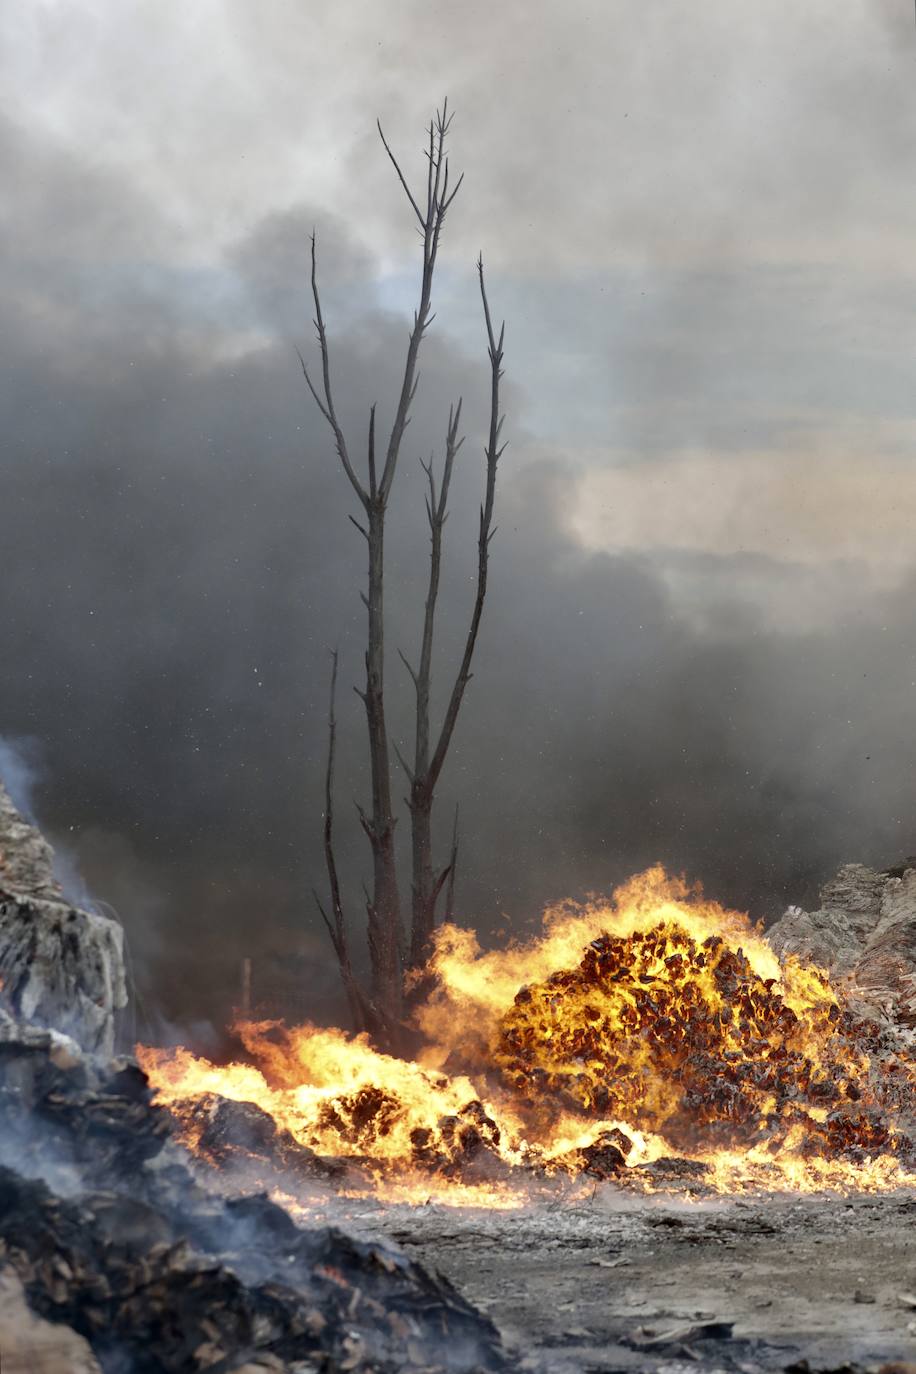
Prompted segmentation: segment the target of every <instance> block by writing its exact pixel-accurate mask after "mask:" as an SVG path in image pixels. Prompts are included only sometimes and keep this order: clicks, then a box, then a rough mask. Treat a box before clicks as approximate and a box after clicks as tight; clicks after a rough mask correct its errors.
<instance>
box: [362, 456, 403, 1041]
mask: <svg viewBox="0 0 916 1374" xmlns="http://www.w3.org/2000/svg"><path fill="white" fill-rule="evenodd" d="M373 485H374V481H373ZM368 543H369V595H368V597H367V598H366V606H367V610H368V613H369V626H368V631H369V640H368V648H367V650H366V690H365V692H364V693H363V694H362V696H363V701H364V703H365V707H366V721H367V724H368V729H369V762H370V771H371V776H372V816H371V819H370V818H369V817H367V816H366V814H365V812H364V811H363V810H362V808H360V820H361V821H362V824H363V828H364V830H365V831H366V834H367V836H368V837H369V843H370V844H371V846H372V861H373V885H372V898H371V900H370V901H369V903H368V911H367V915H368V938H369V961H370V966H371V969H372V997H373V1001H374V1002H375V1004H376V1005H377V1007H378V1008H379V1010H380V1011H381V1012H382V1013H383V1014H384V1016H385V1017H386V1018H387V1019H388V1020H389V1021H390V1022H391V1024H392V1025H394V1024H396V1023H397V1022H398V1021H399V1020H400V1018H401V997H402V988H403V973H402V968H401V939H402V932H401V902H400V895H399V893H398V875H397V869H396V866H395V851H394V827H395V818H394V815H393V814H392V810H391V768H390V763H389V758H388V729H387V725H386V721H385V693H384V682H385V632H384V580H383V572H384V558H385V505H384V503H383V501H381V500H380V499H379V497H378V496H377V495H376V496H374V497H371V498H370V505H369V512H368Z"/></svg>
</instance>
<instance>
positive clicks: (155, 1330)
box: [0, 1031, 503, 1374]
mask: <svg viewBox="0 0 916 1374" xmlns="http://www.w3.org/2000/svg"><path fill="white" fill-rule="evenodd" d="M57 1057H58V1058H59V1056H57ZM54 1059H55V1041H54V1039H53V1037H51V1036H50V1035H45V1036H44V1037H42V1034H41V1033H40V1032H37V1031H31V1032H28V1033H27V1034H26V1035H25V1036H16V1037H13V1038H8V1039H6V1040H5V1041H4V1042H2V1043H0V1141H2V1151H0V1261H2V1265H3V1267H4V1269H5V1270H6V1271H7V1273H10V1272H12V1274H14V1275H15V1276H16V1277H17V1279H18V1280H19V1282H20V1283H21V1285H22V1288H23V1291H24V1293H25V1296H26V1298H27V1301H28V1303H29V1306H30V1308H31V1310H32V1311H33V1312H34V1313H37V1314H38V1315H39V1316H41V1317H44V1318H46V1319H49V1320H50V1321H52V1322H55V1323H62V1324H64V1325H65V1326H66V1327H68V1328H71V1329H72V1330H74V1331H76V1332H77V1333H79V1334H80V1335H82V1336H83V1337H85V1338H86V1340H88V1342H89V1344H90V1345H91V1347H92V1350H93V1352H94V1355H95V1357H96V1359H97V1361H98V1363H99V1365H100V1367H101V1369H102V1370H103V1371H107V1370H118V1371H121V1370H123V1369H129V1370H130V1371H131V1374H195V1372H196V1371H203V1370H205V1369H207V1370H211V1371H213V1370H219V1371H225V1374H229V1371H230V1370H241V1369H243V1368H244V1369H245V1370H250V1371H254V1370H255V1369H258V1370H263V1371H264V1374H267V1371H269V1370H274V1371H286V1370H289V1371H295V1374H307V1372H308V1371H317V1370H319V1369H320V1370H322V1371H324V1372H325V1374H332V1371H336V1370H348V1371H353V1374H358V1371H360V1370H363V1369H366V1370H368V1369H372V1370H373V1371H385V1370H392V1371H393V1370H395V1369H397V1370H403V1369H406V1370H409V1369H414V1368H416V1369H418V1370H419V1369H422V1370H424V1371H429V1370H432V1369H435V1370H441V1371H445V1370H454V1371H464V1370H483V1369H489V1370H493V1369H498V1368H501V1367H502V1364H503V1358H502V1354H501V1348H500V1344H499V1339H498V1336H497V1334H496V1331H495V1329H494V1328H493V1327H492V1325H491V1324H490V1322H489V1321H488V1320H487V1319H486V1318H484V1317H481V1316H480V1315H479V1314H478V1313H477V1312H476V1311H475V1310H474V1309H473V1308H472V1307H470V1306H469V1305H468V1304H467V1303H465V1302H464V1301H463V1299H462V1298H461V1297H460V1296H459V1295H458V1294H457V1293H456V1292H455V1290H454V1289H453V1288H452V1287H451V1286H450V1285H449V1284H448V1282H447V1281H445V1280H444V1279H440V1278H437V1277H434V1276H431V1275H430V1274H428V1273H427V1272H426V1271H425V1270H424V1269H422V1268H421V1267H420V1266H418V1265H416V1264H414V1263H412V1262H411V1261H409V1260H407V1259H406V1258H405V1257H404V1256H403V1255H402V1254H401V1253H400V1252H399V1251H397V1250H395V1249H393V1248H392V1247H389V1246H387V1245H384V1244H367V1243H364V1242H361V1241H358V1240H355V1239H353V1238H352V1237H349V1236H346V1235H344V1234H342V1233H341V1232H339V1231H337V1230H334V1229H329V1228H320V1229H311V1230H302V1229H301V1228H300V1227H298V1226H297V1225H296V1224H295V1223H294V1222H293V1221H292V1220H291V1218H290V1216H289V1215H288V1213H287V1212H285V1211H284V1210H283V1209H282V1208H280V1207H279V1206H277V1205H276V1204H274V1203H273V1202H271V1201H269V1200H268V1199H267V1198H266V1196H264V1195H263V1194H261V1195H255V1196H247V1197H236V1198H233V1199H229V1200H223V1199H221V1198H219V1197H217V1196H216V1195H214V1194H213V1193H210V1192H208V1191H207V1190H206V1189H204V1188H202V1187H201V1186H200V1185H199V1183H198V1182H196V1181H195V1180H194V1178H193V1177H192V1174H191V1172H190V1171H189V1169H188V1168H187V1161H186V1156H185V1155H184V1152H183V1151H181V1150H180V1149H178V1148H177V1147H176V1146H175V1145H174V1143H172V1142H171V1141H170V1138H169V1137H170V1122H169V1118H168V1115H167V1114H166V1113H165V1112H163V1111H162V1110H160V1109H158V1108H157V1107H155V1106H154V1105H153V1104H152V1103H151V1100H150V1099H151V1093H150V1091H149V1089H148V1086H147V1084H146V1079H145V1077H144V1075H143V1074H142V1072H141V1071H140V1070H139V1069H138V1068H137V1067H136V1065H133V1064H131V1063H130V1062H128V1061H123V1062H120V1063H118V1062H115V1063H114V1064H112V1065H109V1066H107V1067H106V1068H104V1069H100V1068H97V1067H94V1066H93V1065H92V1064H91V1063H89V1061H86V1060H83V1059H80V1060H78V1061H74V1060H70V1061H69V1062H65V1063H64V1062H61V1063H55V1062H54Z"/></svg>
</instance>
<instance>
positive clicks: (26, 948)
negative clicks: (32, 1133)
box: [0, 782, 127, 1056]
mask: <svg viewBox="0 0 916 1374" xmlns="http://www.w3.org/2000/svg"><path fill="white" fill-rule="evenodd" d="M0 998H2V1001H0V1005H2V1006H4V1007H5V1009H6V1010H7V1011H8V1012H10V1013H12V1015H13V1016H14V1017H15V1018H16V1020H17V1021H20V1022H25V1023H30V1024H34V1025H37V1026H42V1027H54V1028H55V1029H56V1030H58V1031H60V1032H62V1033H63V1034H65V1035H68V1036H70V1037H71V1038H72V1039H73V1040H75V1041H76V1043H77V1044H78V1045H80V1046H81V1047H82V1048H83V1049H85V1050H88V1051H89V1052H90V1053H93V1054H100V1055H103V1056H107V1055H111V1053H112V1051H113V1048H114V1018H115V1012H116V1011H118V1010H119V1009H120V1008H121V1007H123V1006H125V1005H126V1003H127V989H126V983H125V977H124V932H123V930H122V929H121V926H120V925H119V924H118V923H117V921H112V920H109V919H108V918H107V917H105V916H100V915H98V914H97V913H94V912H89V911H82V910H80V909H79V908H78V907H76V906H74V905H73V904H72V903H70V902H68V901H66V900H65V897H64V894H63V892H62V891H61V888H60V885H59V883H58V882H57V879H56V877H55V874H54V854H53V851H52V849H51V846H50V845H49V844H48V842H47V840H46V839H45V838H44V836H43V835H42V834H41V832H40V831H39V830H37V829H36V828H35V827H34V826H33V825H30V824H29V822H28V821H27V820H26V819H25V818H24V817H23V816H22V815H20V813H19V812H18V811H17V810H16V808H15V806H14V805H13V803H12V801H11V800H10V797H9V795H8V793H7V792H6V790H5V789H4V787H3V784H2V782H0Z"/></svg>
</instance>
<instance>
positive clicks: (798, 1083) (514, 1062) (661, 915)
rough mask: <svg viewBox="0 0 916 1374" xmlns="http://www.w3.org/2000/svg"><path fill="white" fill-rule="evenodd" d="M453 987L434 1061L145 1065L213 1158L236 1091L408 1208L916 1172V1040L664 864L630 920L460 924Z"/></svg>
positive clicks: (645, 886)
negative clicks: (575, 1183) (429, 1198)
mask: <svg viewBox="0 0 916 1374" xmlns="http://www.w3.org/2000/svg"><path fill="white" fill-rule="evenodd" d="M430 973H431V975H432V977H433V980H434V986H433V989H432V992H431V993H430V994H429V996H428V997H427V1000H426V1002H425V1004H424V1005H423V1006H422V1008H421V1009H420V1011H419V1013H418V1016H417V1021H418V1025H419V1027H420V1028H421V1029H422V1031H423V1032H424V1034H425V1036H426V1040H427V1048H426V1050H425V1051H424V1052H423V1054H422V1056H421V1059H422V1062H421V1063H412V1062H407V1061H405V1060H401V1059H397V1058H394V1057H392V1056H389V1055H384V1054H380V1053H379V1052H377V1051H376V1050H374V1049H373V1048H372V1046H371V1045H370V1044H369V1043H368V1040H367V1039H366V1038H365V1037H355V1038H351V1037H348V1036H346V1035H345V1034H343V1033H342V1032H339V1031H334V1030H321V1029H317V1028H315V1027H310V1026H301V1027H298V1028H295V1029H288V1028H285V1027H283V1026H279V1025H276V1024H273V1023H244V1024H242V1025H240V1026H239V1027H238V1030H239V1034H240V1035H241V1037H242V1039H243V1042H244V1044H245V1047H246V1049H247V1051H248V1053H249V1055H250V1057H251V1060H252V1062H251V1063H249V1064H234V1065H229V1066H225V1067H221V1066H218V1065H216V1064H212V1063H209V1062H208V1061H206V1060H201V1059H196V1058H195V1057H194V1056H192V1055H191V1054H190V1053H188V1052H187V1051H185V1050H178V1051H158V1050H153V1049H149V1048H141V1049H140V1050H139V1051H138V1053H139V1056H140V1059H141V1062H142V1064H143V1066H144V1067H145V1069H146V1070H147V1072H148V1073H149V1075H150V1078H151V1081H152V1083H153V1084H154V1086H155V1088H156V1090H157V1094H158V1100H159V1101H160V1102H161V1103H163V1104H165V1105H167V1106H168V1107H169V1109H170V1110H171V1112H172V1113H173V1114H174V1116H175V1117H176V1118H177V1120H178V1121H179V1123H180V1124H181V1127H182V1130H183V1132H184V1138H185V1140H186V1141H187V1143H188V1144H189V1145H190V1146H191V1148H192V1149H197V1150H198V1152H199V1153H204V1154H205V1153H206V1150H205V1149H202V1148H201V1139H200V1136H201V1124H200V1123H201V1116H200V1110H201V1109H200V1101H201V1098H202V1096H204V1095H212V1094H216V1095H217V1096H218V1097H219V1098H227V1099H231V1100H233V1101H235V1102H239V1103H241V1102H249V1103H254V1104H256V1105H257V1106H258V1107H259V1108H261V1110H262V1111H263V1112H266V1113H267V1114H268V1115H269V1117H270V1118H272V1120H273V1122H274V1123H275V1125H276V1127H277V1128H278V1130H279V1131H280V1132H282V1133H283V1136H284V1139H285V1140H286V1141H287V1147H286V1148H287V1150H288V1146H289V1144H290V1143H292V1142H298V1144H299V1145H300V1146H301V1147H305V1148H306V1149H307V1150H309V1151H314V1152H315V1153H316V1154H317V1155H318V1156H324V1157H334V1158H335V1159H337V1160H346V1161H350V1163H351V1165H352V1166H354V1169H355V1172H351V1175H350V1182H351V1183H352V1186H353V1187H354V1188H356V1189H357V1190H358V1189H360V1188H363V1187H367V1186H371V1187H372V1188H374V1189H378V1190H379V1191H382V1192H383V1193H385V1194H387V1195H389V1196H409V1195H410V1190H411V1189H412V1188H413V1189H416V1188H421V1189H422V1190H423V1191H424V1192H426V1193H427V1194H428V1193H429V1192H431V1191H432V1192H435V1193H436V1194H437V1195H438V1196H439V1197H440V1198H441V1199H442V1200H444V1201H450V1202H454V1203H456V1204H461V1203H465V1202H466V1203H480V1202H489V1203H491V1204H497V1205H502V1206H506V1205H513V1204H521V1203H522V1202H523V1201H524V1200H525V1199H526V1198H527V1197H528V1196H529V1195H530V1191H531V1188H532V1185H541V1184H544V1185H546V1183H547V1181H548V1180H549V1179H551V1178H556V1177H558V1176H563V1177H570V1176H572V1177H573V1178H575V1177H582V1176H587V1177H591V1178H595V1177H598V1178H611V1177H613V1178H616V1179H622V1180H626V1181H629V1182H630V1183H632V1184H634V1185H636V1184H638V1186H641V1187H650V1188H654V1187H661V1186H664V1180H665V1179H666V1177H669V1176H676V1177H678V1178H681V1179H683V1178H684V1177H687V1178H693V1179H696V1178H698V1177H700V1178H702V1179H703V1180H704V1185H703V1186H713V1187H719V1188H728V1189H735V1188H743V1187H749V1186H750V1187H753V1186H757V1185H764V1186H769V1187H772V1186H777V1187H780V1186H781V1187H786V1186H788V1187H791V1188H802V1189H816V1188H820V1187H825V1186H828V1187H847V1186H848V1187H860V1188H861V1187H866V1188H867V1187H886V1186H894V1185H896V1184H899V1183H901V1182H903V1181H907V1180H908V1179H909V1178H910V1177H911V1176H910V1174H909V1172H908V1171H909V1170H910V1168H912V1167H913V1166H914V1165H916V1149H914V1145H913V1143H912V1140H913V1134H914V1132H913V1127H912V1124H911V1118H912V1116H913V1109H914V1105H916V1074H914V1062H913V1060H912V1059H911V1057H910V1056H909V1054H908V1053H907V1052H906V1050H905V1048H904V1047H903V1046H902V1045H901V1044H899V1043H898V1042H897V1040H895V1039H894V1037H893V1036H892V1035H891V1034H890V1033H889V1032H888V1031H882V1030H881V1029H880V1028H879V1027H878V1026H877V1025H876V1024H875V1023H874V1022H868V1021H864V1020H861V1019H858V1018H857V1017H856V1016H855V1015H854V1014H853V1012H852V1010H851V1009H850V1007H849V1005H847V1002H846V998H845V993H844V991H843V989H842V988H839V987H834V986H832V985H831V983H830V980H829V979H828V977H827V975H826V974H825V973H824V972H823V971H822V970H820V969H818V968H816V967H815V966H813V965H804V964H802V963H801V962H800V961H799V960H797V959H795V958H793V957H791V956H788V957H786V958H784V959H783V960H782V961H780V960H779V959H777V957H776V955H775V954H774V952H773V951H772V949H770V947H769V945H768V944H767V942H766V940H765V938H764V936H763V935H762V934H761V933H760V932H759V931H758V930H756V929H755V928H754V927H753V926H751V924H750V923H749V922H748V920H747V918H746V917H744V916H741V915H740V914H738V913H735V912H730V911H726V910H724V909H722V908H720V907H718V906H716V905H715V904H714V903H710V902H705V901H703V900H702V899H701V897H700V896H699V895H697V894H695V893H691V892H689V891H688V890H687V889H686V887H685V886H684V884H683V883H680V882H677V881H672V880H670V879H668V878H667V877H666V876H665V875H664V873H663V872H662V871H661V870H660V869H654V870H651V871H650V872H648V873H647V874H644V875H642V877H641V878H639V879H635V880H633V881H632V882H631V883H630V884H628V885H627V886H626V887H624V888H622V889H621V890H620V891H619V892H618V893H617V894H616V896H615V900H614V903H613V904H612V905H610V906H602V905H598V904H594V905H591V906H587V907H578V906H573V905H567V906H564V907H561V908H558V909H556V910H554V911H552V912H550V913H548V916H547V918H546V930H545V934H544V935H543V937H541V938H540V939H539V940H537V941H535V942H534V943H532V944H531V945H528V946H525V947H512V948H510V949H508V950H504V951H499V952H491V953H483V952H481V950H480V949H479V947H478V946H477V944H476V941H475V940H474V937H473V936H472V935H471V934H470V933H469V932H467V931H462V930H459V929H457V928H455V927H446V928H444V929H443V930H442V931H440V932H439V939H438V943H437V948H436V952H435V954H434V956H433V959H432V961H431V966H430ZM211 1100H212V1099H211ZM673 1156H676V1157H678V1158H679V1167H678V1168H677V1169H675V1170H674V1171H673V1174H672V1170H670V1169H669V1170H666V1169H665V1167H664V1161H666V1160H668V1159H671V1158H672V1157H673ZM658 1165H661V1166H662V1167H660V1168H659V1167H651V1166H658ZM647 1166H649V1167H647Z"/></svg>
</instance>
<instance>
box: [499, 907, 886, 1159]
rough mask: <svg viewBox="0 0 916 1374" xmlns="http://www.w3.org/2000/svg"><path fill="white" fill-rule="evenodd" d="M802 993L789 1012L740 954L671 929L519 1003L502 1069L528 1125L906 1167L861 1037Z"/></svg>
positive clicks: (837, 1013) (537, 988)
mask: <svg viewBox="0 0 916 1374" xmlns="http://www.w3.org/2000/svg"><path fill="white" fill-rule="evenodd" d="M808 978H809V990H808V996H807V997H806V998H805V999H804V1001H803V1002H800V1001H798V1000H797V999H790V997H789V996H788V995H787V990H786V988H784V987H780V986H779V984H778V983H777V980H776V979H775V978H764V977H762V976H761V975H760V974H759V973H757V972H755V970H754V968H753V967H752V965H751V963H750V961H749V959H748V958H747V957H746V955H745V954H744V952H743V950H742V949H741V948H735V947H733V946H732V945H730V944H729V943H727V942H726V941H724V940H723V939H722V938H721V937H719V936H717V935H713V936H709V937H708V938H707V939H705V940H703V941H699V940H698V939H695V938H694V937H693V936H692V935H691V934H690V933H689V932H688V931H686V930H685V929H684V928H683V927H682V926H680V925H678V924H677V923H675V922H661V923H659V924H657V925H654V926H651V927H650V928H649V929H646V930H637V931H634V932H632V933H631V934H629V935H626V936H616V935H610V934H605V935H602V936H600V937H599V938H598V939H596V940H593V941H592V942H591V943H590V944H589V946H588V948H587V949H586V951H585V953H584V956H583V958H582V959H581V961H580V963H579V964H578V965H577V966H576V967H574V968H572V969H564V970H560V971H558V972H556V973H554V974H553V975H551V976H550V977H549V978H547V979H546V980H545V981H544V982H542V983H537V984H532V985H530V986H528V987H524V988H522V989H521V990H520V991H519V992H518V994H517V995H516V997H515V1001H514V1003H513V1005H512V1007H511V1008H510V1009H509V1011H508V1012H507V1013H506V1014H505V1016H504V1017H503V1020H502V1026H501V1034H500V1040H499V1044H498V1048H497V1060H498V1062H499V1064H500V1066H501V1068H502V1072H503V1076H504V1078H505V1080H506V1081H507V1083H509V1084H510V1085H511V1086H512V1088H513V1089H514V1090H515V1091H516V1092H517V1093H519V1094H520V1095H521V1096H522V1097H523V1098H524V1099H525V1101H526V1103H527V1104H528V1106H529V1107H530V1108H532V1109H534V1110H536V1111H537V1110H542V1111H543V1110H544V1109H545V1107H546V1106H548V1105H549V1104H551V1103H555V1104H557V1105H558V1106H560V1107H565V1108H566V1109H568V1110H570V1109H571V1110H573V1111H576V1112H579V1113H580V1114H582V1115H583V1116H584V1117H590V1118H592V1119H596V1118H597V1119H610V1120H616V1121H621V1122H624V1123H627V1124H628V1125H631V1126H633V1127H635V1128H637V1129H639V1130H647V1131H652V1132H655V1133H657V1134H660V1135H663V1136H664V1138H665V1140H666V1141H667V1142H669V1143H670V1144H671V1145H673V1146H674V1147H675V1148H677V1149H683V1150H697V1149H701V1148H704V1147H705V1148H710V1147H715V1148H728V1147H735V1146H742V1147H748V1146H750V1145H753V1144H755V1143H758V1142H761V1141H774V1140H782V1139H785V1138H786V1136H787V1134H788V1132H789V1131H790V1130H791V1129H792V1128H795V1129H796V1131H797V1130H799V1129H801V1130H803V1131H804V1132H805V1135H806V1137H807V1142H808V1145H809V1147H810V1148H811V1150H812V1151H814V1150H815V1149H816V1150H818V1151H821V1152H823V1153H824V1154H826V1155H828V1156H832V1157H841V1158H848V1159H862V1158H870V1157H872V1156H874V1155H878V1154H882V1153H885V1152H887V1151H894V1152H896V1153H898V1154H902V1153H906V1152H909V1151H910V1150H911V1149H912V1147H911V1144H910V1141H909V1140H908V1139H907V1138H905V1137H903V1136H901V1135H900V1134H899V1132H898V1131H897V1130H896V1127H895V1126H894V1125H893V1124H892V1122H891V1120H890V1118H889V1117H888V1115H887V1114H886V1112H884V1111H882V1106H884V1105H885V1104H884V1103H882V1102H881V1101H878V1100H875V1098H874V1093H873V1091H872V1088H871V1084H870V1083H868V1081H867V1067H868V1060H867V1058H866V1056H865V1053H864V1051H865V1048H866V1045H865V1043H864V1042H863V1038H862V1028H861V1027H860V1026H859V1025H858V1024H857V1023H856V1022H855V1021H854V1019H853V1017H852V1016H851V1014H850V1013H848V1012H846V1011H843V1010H841V1008H840V1006H839V1005H838V1003H837V1002H836V1000H835V998H834V997H833V994H832V993H831V991H830V987H829V984H828V983H827V982H826V980H823V979H820V977H819V975H818V974H817V972H816V971H815V970H809V971H808ZM790 1000H795V1006H794V1007H793V1006H792V1005H790ZM868 1043H869V1045H870V1046H871V1047H872V1048H874V1047H876V1042H875V1037H874V1035H871V1037H870V1040H869V1041H868ZM866 1099H867V1100H866Z"/></svg>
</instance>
